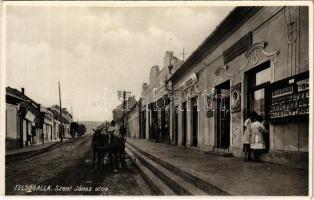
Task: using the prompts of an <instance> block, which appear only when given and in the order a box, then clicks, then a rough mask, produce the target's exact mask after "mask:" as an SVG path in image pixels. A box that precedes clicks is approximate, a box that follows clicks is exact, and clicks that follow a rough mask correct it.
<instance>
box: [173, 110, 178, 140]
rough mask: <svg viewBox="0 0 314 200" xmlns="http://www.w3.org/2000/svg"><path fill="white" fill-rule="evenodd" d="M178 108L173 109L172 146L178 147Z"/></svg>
mask: <svg viewBox="0 0 314 200" xmlns="http://www.w3.org/2000/svg"><path fill="white" fill-rule="evenodd" d="M178 128H179V127H178V107H175V109H174V144H175V145H178Z"/></svg>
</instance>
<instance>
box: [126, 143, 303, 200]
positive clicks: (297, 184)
mask: <svg viewBox="0 0 314 200" xmlns="http://www.w3.org/2000/svg"><path fill="white" fill-rule="evenodd" d="M127 142H128V143H129V144H131V145H132V146H136V147H137V148H138V149H140V150H142V151H143V152H146V153H148V154H151V155H152V156H154V157H156V159H160V160H161V161H162V162H165V163H169V164H170V165H172V166H175V167H176V168H178V169H179V170H182V171H184V172H187V173H189V174H191V175H192V176H195V177H197V178H199V179H202V180H204V181H206V182H208V183H210V184H211V185H214V186H216V187H217V188H220V189H221V190H223V191H225V192H227V193H228V194H230V195H263V196H268V195H271V196H278V195H279V196H286V195H289V196H290V195H298V196H300V195H301V196H307V195H308V183H309V179H308V170H303V169H295V168H290V167H285V166H280V165H275V164H271V163H256V162H243V161H242V160H241V158H235V157H223V156H218V155H214V154H205V153H203V152H198V151H195V150H191V149H188V148H183V147H176V146H172V145H167V144H162V143H153V142H149V141H147V140H145V139H134V138H127Z"/></svg>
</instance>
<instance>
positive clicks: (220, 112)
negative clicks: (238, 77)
mask: <svg viewBox="0 0 314 200" xmlns="http://www.w3.org/2000/svg"><path fill="white" fill-rule="evenodd" d="M216 90H217V94H218V98H217V118H216V119H217V120H216V122H217V138H216V139H217V141H216V142H217V148H222V149H227V148H229V146H230V82H229V81H226V82H224V83H222V84H221V85H219V86H217V87H216Z"/></svg>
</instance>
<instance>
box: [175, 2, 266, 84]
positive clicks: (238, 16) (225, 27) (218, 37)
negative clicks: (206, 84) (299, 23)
mask: <svg viewBox="0 0 314 200" xmlns="http://www.w3.org/2000/svg"><path fill="white" fill-rule="evenodd" d="M262 8H263V7H262V6H245V7H244V6H240V7H236V8H235V9H233V10H232V11H231V12H230V13H229V14H228V15H227V16H226V17H225V18H224V19H223V21H222V22H221V23H220V24H219V25H218V26H217V27H216V29H215V30H214V31H213V32H212V33H211V34H210V35H209V36H208V37H207V38H206V39H205V41H204V42H203V43H202V44H201V45H200V46H199V47H198V48H197V49H196V50H195V51H194V52H193V53H192V54H191V55H190V56H189V57H188V58H187V60H186V61H185V62H184V63H183V64H182V65H181V67H180V68H179V69H177V71H176V72H175V73H174V74H173V75H172V76H171V77H170V78H169V80H170V81H171V82H172V83H175V82H176V81H177V80H178V79H179V78H180V76H181V75H182V74H183V73H185V72H186V71H187V70H188V69H189V68H190V66H191V65H193V64H195V63H197V62H198V61H199V60H201V59H202V58H203V57H204V54H206V53H207V54H209V53H211V52H213V51H214V50H215V49H216V48H217V47H218V46H219V45H220V44H221V43H222V42H224V41H225V40H226V39H227V38H228V37H229V36H230V35H231V34H233V33H234V32H235V31H236V30H238V28H239V27H240V26H242V25H243V24H244V23H245V22H247V21H248V20H249V19H250V18H251V17H252V16H254V15H255V14H256V13H257V12H258V11H259V10H260V9H262Z"/></svg>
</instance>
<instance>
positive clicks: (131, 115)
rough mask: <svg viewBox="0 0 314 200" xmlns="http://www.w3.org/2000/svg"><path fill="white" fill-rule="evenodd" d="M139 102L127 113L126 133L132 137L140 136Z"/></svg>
mask: <svg viewBox="0 0 314 200" xmlns="http://www.w3.org/2000/svg"><path fill="white" fill-rule="evenodd" d="M139 105H140V104H139V103H136V104H134V106H133V107H132V108H131V109H130V110H129V111H128V112H127V113H126V116H125V117H126V135H127V136H128V137H132V138H140V123H139V122H140V121H139V113H140V112H139Z"/></svg>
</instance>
